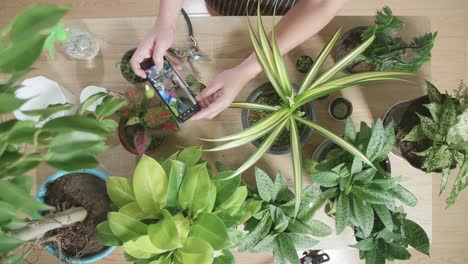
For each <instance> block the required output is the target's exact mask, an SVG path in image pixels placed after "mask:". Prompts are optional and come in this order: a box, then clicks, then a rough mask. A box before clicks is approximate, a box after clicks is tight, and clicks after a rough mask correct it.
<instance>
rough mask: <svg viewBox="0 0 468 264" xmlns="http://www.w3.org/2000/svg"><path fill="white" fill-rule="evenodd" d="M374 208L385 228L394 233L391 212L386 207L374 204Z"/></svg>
mask: <svg viewBox="0 0 468 264" xmlns="http://www.w3.org/2000/svg"><path fill="white" fill-rule="evenodd" d="M372 207H373V208H374V210H375V212H376V213H377V215H378V216H379V218H380V220H381V221H382V223H383V224H384V225H385V227H386V228H387V229H388V231H393V220H392V214H391V213H390V210H388V208H387V207H386V206H385V205H381V204H373V205H372Z"/></svg>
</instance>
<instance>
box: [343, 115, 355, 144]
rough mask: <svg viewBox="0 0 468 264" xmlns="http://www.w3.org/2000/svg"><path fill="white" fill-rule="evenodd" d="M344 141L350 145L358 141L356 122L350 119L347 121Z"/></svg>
mask: <svg viewBox="0 0 468 264" xmlns="http://www.w3.org/2000/svg"><path fill="white" fill-rule="evenodd" d="M344 139H345V140H346V141H348V142H349V143H354V141H355V140H356V126H354V122H353V120H352V119H351V118H350V117H348V118H347V119H346V127H345V131H344Z"/></svg>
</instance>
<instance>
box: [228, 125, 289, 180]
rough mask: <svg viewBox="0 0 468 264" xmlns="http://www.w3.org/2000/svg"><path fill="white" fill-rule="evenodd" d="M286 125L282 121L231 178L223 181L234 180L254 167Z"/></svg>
mask: <svg viewBox="0 0 468 264" xmlns="http://www.w3.org/2000/svg"><path fill="white" fill-rule="evenodd" d="M287 123H288V120H287V119H286V120H284V121H283V122H282V123H281V124H280V125H278V126H277V127H276V128H275V130H273V132H272V133H271V134H270V135H269V136H268V137H267V138H266V139H265V140H264V141H263V142H262V144H260V146H259V147H258V148H257V150H256V151H255V152H254V153H253V154H252V155H251V156H250V157H249V159H247V161H245V162H244V164H242V166H240V167H239V168H238V169H237V170H236V171H235V172H234V173H233V174H232V175H231V176H229V177H226V178H225V179H223V180H229V179H231V178H234V177H236V176H238V175H240V174H241V173H243V172H244V171H246V170H247V169H248V168H250V167H251V166H252V165H254V164H255V163H256V162H257V161H258V160H259V159H260V158H261V157H262V156H263V154H265V152H267V150H268V149H270V147H271V146H272V145H273V143H275V140H276V139H277V138H278V136H279V135H280V133H281V131H283V128H284V127H285V126H286V124H287Z"/></svg>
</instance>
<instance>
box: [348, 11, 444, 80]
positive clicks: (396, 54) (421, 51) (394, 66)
mask: <svg viewBox="0 0 468 264" xmlns="http://www.w3.org/2000/svg"><path fill="white" fill-rule="evenodd" d="M403 28H404V23H403V21H401V20H400V19H399V18H398V17H395V16H394V15H393V12H392V10H391V9H390V8H389V7H388V6H385V7H384V8H383V9H382V10H377V14H376V16H375V24H374V25H372V26H370V27H368V28H367V29H366V30H364V31H363V32H362V40H366V39H368V38H370V37H371V36H375V41H374V42H373V43H372V44H371V45H370V46H369V47H368V48H367V49H366V51H365V52H364V53H362V54H361V55H360V56H359V57H358V59H357V60H356V61H355V62H361V61H364V62H367V63H370V64H373V65H375V66H376V70H377V71H384V70H394V71H402V72H417V71H418V70H419V68H420V67H421V65H422V64H423V63H425V62H427V61H429V60H430V59H431V50H432V47H433V46H434V40H435V38H436V36H437V32H434V33H426V34H424V35H421V36H417V37H414V38H413V39H412V40H411V42H410V43H409V44H408V43H407V42H406V41H405V40H403V39H402V38H401V36H400V34H401V32H400V31H401V30H403Z"/></svg>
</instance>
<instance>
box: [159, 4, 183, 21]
mask: <svg viewBox="0 0 468 264" xmlns="http://www.w3.org/2000/svg"><path fill="white" fill-rule="evenodd" d="M159 3H160V4H159V15H158V20H157V23H163V24H166V25H171V26H174V27H175V25H176V23H177V17H178V16H179V14H180V9H181V8H182V5H183V3H184V0H161V1H160V2H159Z"/></svg>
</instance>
